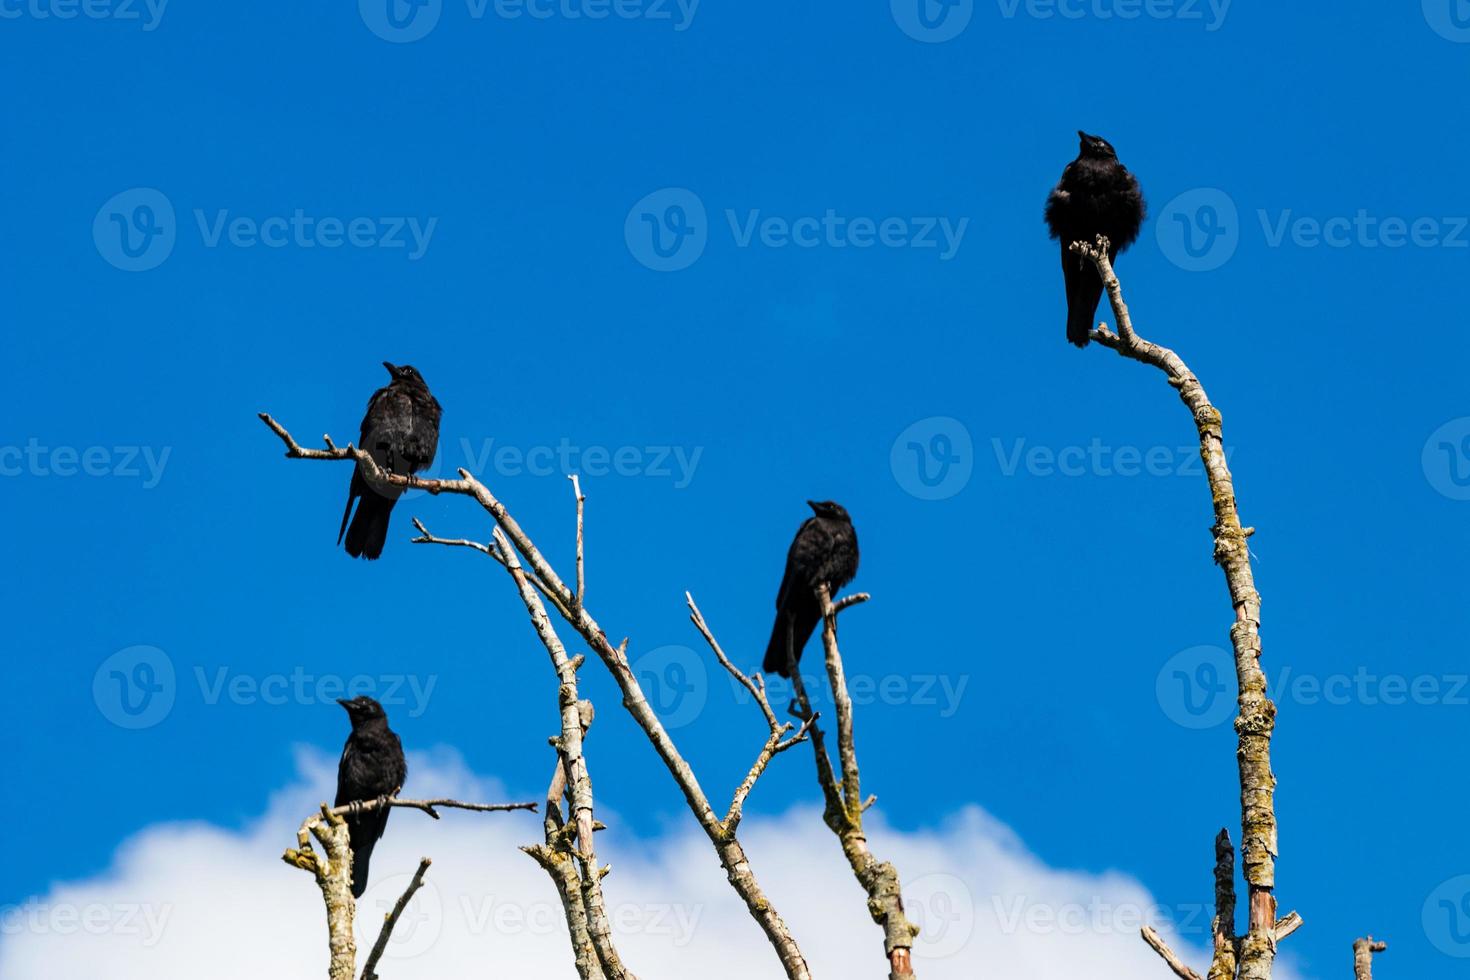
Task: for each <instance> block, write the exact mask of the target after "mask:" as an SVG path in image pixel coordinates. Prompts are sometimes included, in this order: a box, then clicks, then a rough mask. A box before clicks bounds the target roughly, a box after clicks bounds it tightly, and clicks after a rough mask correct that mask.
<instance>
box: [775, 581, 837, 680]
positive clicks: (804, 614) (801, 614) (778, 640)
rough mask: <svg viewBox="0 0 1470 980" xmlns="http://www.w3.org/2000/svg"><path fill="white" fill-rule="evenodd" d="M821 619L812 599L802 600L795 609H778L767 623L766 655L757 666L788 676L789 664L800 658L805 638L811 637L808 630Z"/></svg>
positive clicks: (815, 625)
mask: <svg viewBox="0 0 1470 980" xmlns="http://www.w3.org/2000/svg"><path fill="white" fill-rule="evenodd" d="M821 620H822V615H821V613H819V612H818V611H817V604H816V601H815V600H813V601H812V602H804V603H802V604H801V605H799V606H798V607H797V608H795V609H790V610H787V609H781V610H778V611H777V612H776V625H775V626H773V627H771V640H770V642H769V643H767V644H766V659H765V661H764V662H763V663H762V664H761V669H762V670H764V671H765V672H766V673H768V674H779V675H780V676H782V677H790V676H791V669H790V665H791V664H792V663H793V662H799V661H800V660H801V651H802V650H803V649H805V648H806V642H807V640H810V639H811V638H812V633H813V632H814V631H815V630H816V628H817V623H819V622H821ZM788 628H789V630H790V639H791V647H790V650H791V653H789V654H788V652H787V649H788V648H787V645H786V640H787V630H788Z"/></svg>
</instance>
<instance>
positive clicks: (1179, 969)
mask: <svg viewBox="0 0 1470 980" xmlns="http://www.w3.org/2000/svg"><path fill="white" fill-rule="evenodd" d="M1140 934H1141V935H1142V936H1143V941H1144V942H1146V943H1148V944H1149V946H1151V947H1152V948H1153V951H1154V952H1155V953H1158V954H1159V956H1161V957H1163V960H1164V962H1165V963H1167V964H1169V969H1171V970H1173V971H1174V975H1175V976H1177V977H1178V978H1179V980H1200V975H1199V974H1198V973H1195V972H1194V971H1193V970H1191V969H1190V968H1189V967H1187V966H1185V965H1184V961H1183V960H1181V959H1180V958H1179V957H1178V956H1175V955H1174V951H1173V950H1172V949H1170V948H1169V944H1168V943H1166V942H1164V937H1163V936H1160V935H1159V934H1158V933H1157V932H1155V931H1154V929H1153V927H1152V926H1144V927H1143V928H1142V929H1141V930H1140Z"/></svg>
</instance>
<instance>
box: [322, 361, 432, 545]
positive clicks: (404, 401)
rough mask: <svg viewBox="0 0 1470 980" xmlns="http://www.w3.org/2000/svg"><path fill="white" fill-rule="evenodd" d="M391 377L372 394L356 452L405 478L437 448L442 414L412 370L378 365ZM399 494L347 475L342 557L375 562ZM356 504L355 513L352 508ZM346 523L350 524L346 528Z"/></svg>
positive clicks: (357, 473)
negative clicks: (345, 539)
mask: <svg viewBox="0 0 1470 980" xmlns="http://www.w3.org/2000/svg"><path fill="white" fill-rule="evenodd" d="M383 367H385V368H387V369H388V374H390V375H391V376H392V378H393V380H392V381H390V382H389V383H388V385H387V387H384V388H379V389H378V390H377V391H375V392H373V397H372V398H371V399H369V400H368V407H367V414H366V415H364V416H363V417H362V430H361V434H360V437H359V439H358V443H357V446H358V448H359V449H365V450H367V451H368V453H369V454H371V456H372V457H373V461H374V462H376V463H377V464H378V465H379V466H381V467H382V468H383V469H385V470H387V471H388V472H389V473H394V474H397V475H398V476H409V475H411V474H414V473H418V472H420V471H421V470H425V469H428V467H429V465H430V464H431V463H433V462H434V454H435V453H436V452H437V451H438V449H439V418H440V416H442V415H443V414H444V410H443V409H441V408H440V407H439V402H438V401H436V400H435V398H434V396H433V395H431V394H430V393H429V386H428V384H427V383H426V382H425V381H424V379H423V377H422V376H421V375H420V374H419V373H418V371H417V370H415V369H414V368H413V366H412V365H408V364H404V365H402V366H401V367H400V366H397V365H394V364H390V363H389V362H388V361H384V362H383ZM402 495H403V489H402V488H401V487H384V488H383V489H382V490H379V489H376V488H374V487H372V486H370V485H369V484H368V481H367V480H365V479H364V478H363V475H362V471H361V467H359V468H357V469H354V470H353V471H352V485H351V486H350V487H349V489H348V493H347V509H346V510H344V511H343V512H342V527H341V528H340V529H339V530H338V531H337V543H338V544H341V543H342V538H343V536H344V535H345V536H346V538H347V553H348V554H349V555H351V556H352V557H353V558H377V557H378V556H379V555H381V554H382V553H383V544H384V542H386V541H387V540H388V518H389V516H390V515H391V514H392V513H393V505H394V504H396V503H397V502H398V498H399V497H401V496H402ZM354 501H357V513H355V514H354V513H353V511H352V504H353V502H354ZM348 518H351V520H352V524H351V526H350V527H349V526H348V523H347V521H348Z"/></svg>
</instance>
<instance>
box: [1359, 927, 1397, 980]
mask: <svg viewBox="0 0 1470 980" xmlns="http://www.w3.org/2000/svg"><path fill="white" fill-rule="evenodd" d="M1386 949H1388V943H1380V942H1376V941H1375V940H1374V939H1373V937H1372V936H1369V937H1368V938H1366V939H1359V940H1357V941H1356V942H1354V943H1353V980H1373V954H1374V953H1382V952H1383V951H1384V950H1386Z"/></svg>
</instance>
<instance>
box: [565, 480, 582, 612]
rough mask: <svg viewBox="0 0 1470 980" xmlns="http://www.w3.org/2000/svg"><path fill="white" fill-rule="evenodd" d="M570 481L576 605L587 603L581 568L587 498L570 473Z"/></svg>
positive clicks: (577, 481) (580, 485) (580, 484)
mask: <svg viewBox="0 0 1470 980" xmlns="http://www.w3.org/2000/svg"><path fill="white" fill-rule="evenodd" d="M567 479H568V480H571V481H572V493H573V495H575V496H576V498H577V596H576V599H577V605H579V606H580V605H581V604H582V603H584V602H586V601H587V574H586V571H585V570H584V569H583V567H582V556H583V554H584V548H583V538H582V511H583V507H584V506H585V505H586V503H587V497H586V496H585V495H584V494H583V493H582V481H581V480H579V479H578V478H577V474H575V473H572V474H570V475H569V476H568V477H567Z"/></svg>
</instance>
